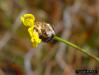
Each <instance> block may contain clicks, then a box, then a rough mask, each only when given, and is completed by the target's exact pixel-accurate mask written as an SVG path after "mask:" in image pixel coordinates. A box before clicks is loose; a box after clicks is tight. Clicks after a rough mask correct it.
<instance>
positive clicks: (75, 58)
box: [0, 0, 99, 75]
mask: <svg viewBox="0 0 99 75" xmlns="http://www.w3.org/2000/svg"><path fill="white" fill-rule="evenodd" d="M25 13H31V14H34V15H35V17H36V21H41V22H47V23H50V24H51V25H52V26H54V29H55V32H56V35H58V36H60V37H61V38H63V39H65V40H68V41H70V42H72V43H75V44H76V45H78V46H80V47H81V48H84V49H86V50H87V51H88V52H90V53H92V54H93V55H95V56H98V57H99V0H0V75H77V74H76V73H75V70H77V69H89V70H90V69H94V70H97V71H99V63H98V62H96V61H95V60H93V59H92V58H90V57H88V56H87V55H85V54H83V53H81V52H78V51H77V50H76V49H74V48H72V47H70V46H67V45H65V44H63V43H60V42H58V41H55V40H53V41H52V42H50V43H41V44H39V47H38V48H33V47H32V44H31V42H30V36H29V34H28V32H27V28H26V27H25V26H24V25H23V24H22V22H21V20H20V16H23V15H24V14H25ZM79 75H80V74H79ZM83 75H86V74H83ZM90 75H99V73H97V74H90Z"/></svg>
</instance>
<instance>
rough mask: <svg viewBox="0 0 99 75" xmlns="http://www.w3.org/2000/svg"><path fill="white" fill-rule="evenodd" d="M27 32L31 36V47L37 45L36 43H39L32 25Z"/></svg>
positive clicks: (37, 35) (39, 40)
mask: <svg viewBox="0 0 99 75" xmlns="http://www.w3.org/2000/svg"><path fill="white" fill-rule="evenodd" d="M28 32H29V34H30V36H31V42H32V43H33V47H37V46H38V43H41V39H40V38H39V34H38V32H36V31H33V27H31V28H29V29H28Z"/></svg>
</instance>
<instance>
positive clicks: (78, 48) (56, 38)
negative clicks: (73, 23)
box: [54, 36, 99, 62]
mask: <svg viewBox="0 0 99 75" xmlns="http://www.w3.org/2000/svg"><path fill="white" fill-rule="evenodd" d="M54 39H55V40H57V41H60V42H63V43H65V44H67V45H69V46H72V47H73V48H76V49H77V50H78V51H80V52H82V53H84V54H86V55H88V56H89V57H91V58H93V59H94V60H96V61H98V62H99V58H98V57H96V56H94V55H92V54H90V53H88V52H87V51H86V50H85V49H82V48H80V47H78V46H77V45H75V44H73V43H71V42H69V41H67V40H63V39H62V38H60V37H58V36H55V37H54Z"/></svg>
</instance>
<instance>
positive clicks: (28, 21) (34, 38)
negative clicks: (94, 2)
mask: <svg viewBox="0 0 99 75" xmlns="http://www.w3.org/2000/svg"><path fill="white" fill-rule="evenodd" d="M21 21H22V22H23V24H24V25H25V26H28V27H29V28H28V32H29V34H30V37H31V42H32V43H33V47H37V46H38V43H41V39H40V38H39V34H38V32H36V31H35V30H34V21H35V17H34V16H33V15H32V14H25V15H24V17H21Z"/></svg>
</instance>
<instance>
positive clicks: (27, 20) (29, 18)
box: [21, 14, 35, 27]
mask: <svg viewBox="0 0 99 75" xmlns="http://www.w3.org/2000/svg"><path fill="white" fill-rule="evenodd" d="M21 21H22V22H23V24H24V25H25V26H29V27H30V26H34V21H35V17H34V16H33V15H32V14H25V15H24V16H23V17H21Z"/></svg>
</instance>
